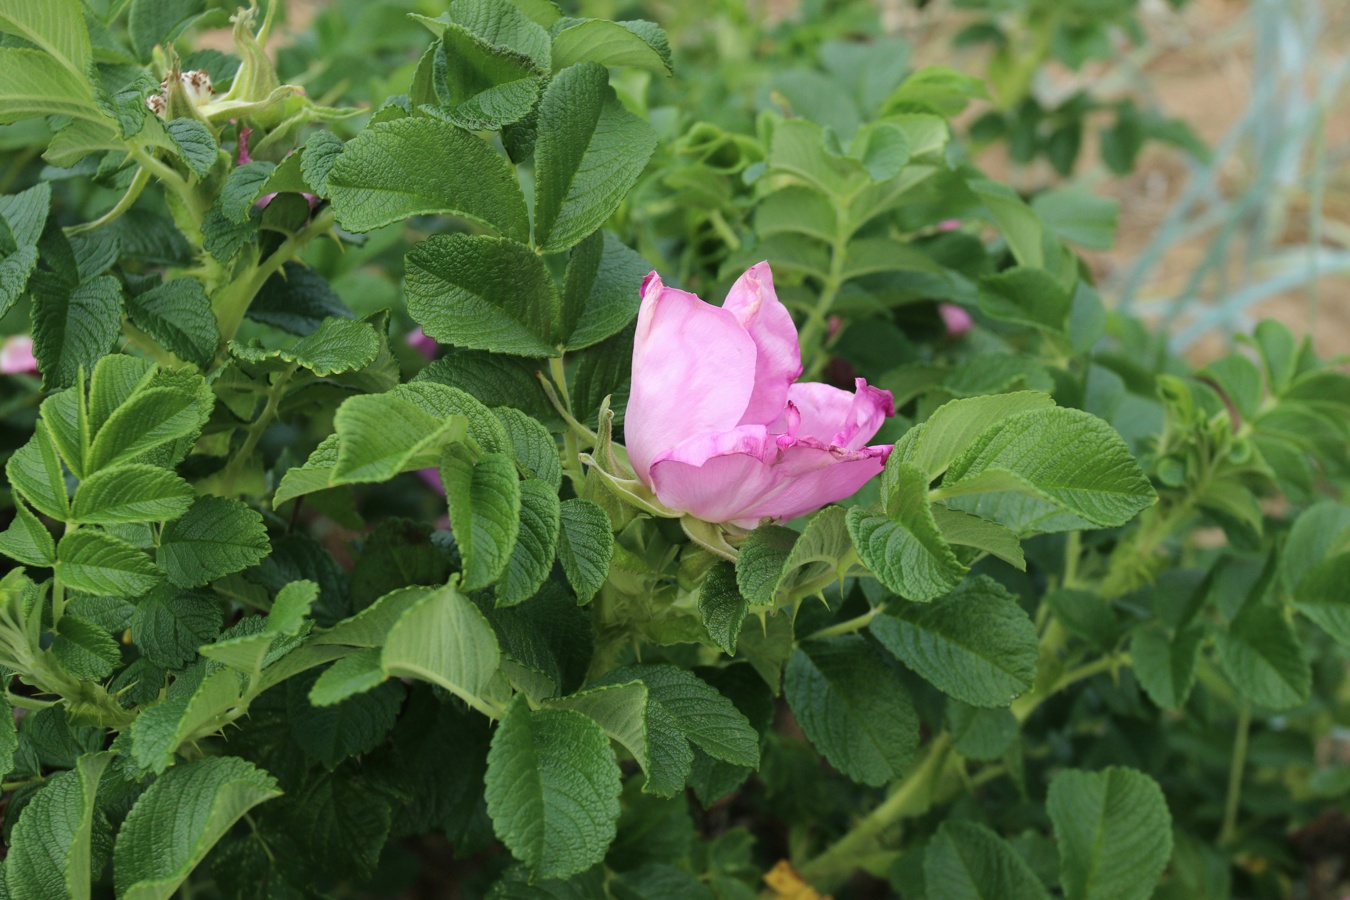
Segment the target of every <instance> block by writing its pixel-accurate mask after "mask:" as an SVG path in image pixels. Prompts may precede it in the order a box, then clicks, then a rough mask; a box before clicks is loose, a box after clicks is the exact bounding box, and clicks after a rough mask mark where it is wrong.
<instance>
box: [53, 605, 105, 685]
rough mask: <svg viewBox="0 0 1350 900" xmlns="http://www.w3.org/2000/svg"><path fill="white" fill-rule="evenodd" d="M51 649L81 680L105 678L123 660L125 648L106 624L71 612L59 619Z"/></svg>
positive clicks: (64, 667)
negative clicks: (94, 621)
mask: <svg viewBox="0 0 1350 900" xmlns="http://www.w3.org/2000/svg"><path fill="white" fill-rule="evenodd" d="M51 653H52V655H53V656H55V657H56V661H57V662H59V663H60V664H61V668H62V669H65V670H66V672H67V673H69V674H71V675H73V676H75V677H76V678H79V679H80V680H82V681H102V680H103V679H105V678H107V677H108V676H109V675H111V674H112V671H113V669H114V668H115V667H116V666H118V665H120V664H121V662H122V648H121V646H120V645H119V644H118V643H117V641H116V640H115V639H114V638H113V636H112V635H110V634H109V633H108V632H107V630H106V629H105V628H103V627H102V626H101V625H96V624H94V623H93V622H89V621H87V620H85V619H81V618H80V617H79V616H76V615H72V614H71V613H69V612H68V613H66V614H65V615H64V616H62V617H61V621H60V622H57V623H56V639H55V640H54V641H52V646H51Z"/></svg>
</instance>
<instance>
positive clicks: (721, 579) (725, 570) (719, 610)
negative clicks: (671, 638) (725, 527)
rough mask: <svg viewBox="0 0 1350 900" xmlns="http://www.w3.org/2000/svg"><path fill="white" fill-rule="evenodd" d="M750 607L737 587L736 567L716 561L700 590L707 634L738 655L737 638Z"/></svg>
mask: <svg viewBox="0 0 1350 900" xmlns="http://www.w3.org/2000/svg"><path fill="white" fill-rule="evenodd" d="M748 609H749V606H748V604H747V603H746V602H745V598H744V597H742V596H741V592H740V589H739V588H738V587H737V586H736V567H735V566H733V565H732V564H731V563H729V562H726V561H724V560H719V561H718V562H715V563H713V567H712V568H711V569H709V570H708V574H707V575H706V576H704V578H703V585H702V586H701V587H700V588H699V590H698V614H699V617H700V618H702V619H703V627H704V628H706V629H708V634H710V635H712V639H713V640H714V641H716V642H717V646H719V647H721V648H722V651H723V652H724V653H726V654H728V655H731V656H734V655H735V654H736V639H737V638H738V637H740V634H741V625H742V624H743V623H744V622H745V614H746V612H747V611H748Z"/></svg>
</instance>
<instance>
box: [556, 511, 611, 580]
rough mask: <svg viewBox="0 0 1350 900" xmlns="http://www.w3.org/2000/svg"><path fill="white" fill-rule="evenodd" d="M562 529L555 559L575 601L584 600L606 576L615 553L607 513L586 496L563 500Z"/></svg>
mask: <svg viewBox="0 0 1350 900" xmlns="http://www.w3.org/2000/svg"><path fill="white" fill-rule="evenodd" d="M561 513H562V532H561V534H559V535H558V561H559V562H561V563H562V567H563V572H564V573H566V575H567V583H568V584H570V585H572V590H573V591H575V592H576V595H577V602H578V603H580V604H583V605H584V604H587V603H590V602H591V599H592V598H594V597H595V595H596V594H597V593H599V591H600V588H601V586H602V585H604V583H605V579H606V578H608V577H609V564H610V560H611V559H612V558H613V556H614V532H613V531H612V530H611V528H610V521H609V515H608V514H607V513H606V512H605V511H604V510H603V509H601V508H600V507H599V506H598V505H597V504H595V503H592V502H591V501H589V500H582V499H579V498H576V497H574V498H572V499H569V500H564V501H563V503H562V510H561Z"/></svg>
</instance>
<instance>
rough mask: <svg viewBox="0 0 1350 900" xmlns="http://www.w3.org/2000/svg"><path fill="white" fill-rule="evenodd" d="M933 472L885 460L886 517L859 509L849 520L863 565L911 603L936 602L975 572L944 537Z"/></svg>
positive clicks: (852, 512)
mask: <svg viewBox="0 0 1350 900" xmlns="http://www.w3.org/2000/svg"><path fill="white" fill-rule="evenodd" d="M928 481H929V478H928V474H927V473H926V472H924V471H923V470H921V469H919V468H918V467H916V466H913V465H910V464H909V463H905V462H895V463H892V462H891V461H890V460H887V462H886V469H885V471H884V473H883V474H882V502H883V504H884V506H885V509H886V515H878V514H876V513H870V512H868V511H867V509H866V508H864V507H861V506H854V507H852V508H850V509H849V511H848V518H847V520H846V522H847V525H848V533H849V535H850V537H852V538H853V545H854V546H855V547H856V548H857V549H858V555H859V556H860V557H862V561H863V562H864V563H865V564H866V565H867V567H868V568H869V569H871V570H872V574H873V575H875V576H876V578H877V580H878V581H880V582H881V583H882V584H884V585H886V587H888V588H890V589H891V590H893V591H895V592H896V593H897V594H899V595H900V596H902V597H905V598H907V599H909V600H919V601H924V600H932V599H933V598H934V597H940V596H942V595H943V594H945V593H947V592H948V591H950V590H951V589H952V588H954V587H956V586H957V585H958V584H960V583H961V579H962V578H964V577H965V575H966V573H967V572H969V571H970V569H969V567H967V566H966V565H964V564H963V563H962V562H961V561H960V560H958V559H957V558H956V554H955V553H954V552H953V551H952V548H951V547H950V546H949V545H948V544H947V542H946V540H944V539H943V537H942V531H941V530H940V529H939V528H938V524H937V521H936V520H935V519H934V517H933V510H932V507H931V506H930V505H929V502H928Z"/></svg>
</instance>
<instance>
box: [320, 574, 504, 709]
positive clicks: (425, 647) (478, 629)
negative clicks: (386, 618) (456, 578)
mask: <svg viewBox="0 0 1350 900" xmlns="http://www.w3.org/2000/svg"><path fill="white" fill-rule="evenodd" d="M409 599H411V598H409ZM382 602H383V601H382ZM400 605H401V604H400ZM377 606H379V604H377ZM375 609H376V607H371V608H370V609H369V610H367V611H366V613H367V614H369V613H372V611H373V610H375ZM363 615H365V614H363ZM374 618H376V616H375V615H373V614H372V615H369V616H367V624H371V622H370V620H372V619H374ZM356 619H358V620H359V619H361V616H357V617H356ZM336 630H337V629H335V632H336ZM348 630H349V631H351V630H353V629H351V628H350V627H349V629H348ZM380 661H381V664H382V665H383V666H384V672H385V674H386V675H389V676H408V677H412V678H420V679H422V680H423V681H429V682H431V683H432V684H438V685H440V686H441V687H443V688H445V689H446V690H447V691H450V692H451V693H452V694H455V695H456V696H458V697H460V698H462V699H463V700H465V701H466V702H468V703H470V704H475V703H478V702H479V700H478V698H479V696H480V695H481V694H482V693H483V692H484V691H485V690H486V689H487V686H488V682H489V681H491V680H492V676H493V675H495V674H496V673H497V667H498V665H499V664H500V662H501V650H500V649H499V647H498V645H497V635H496V634H495V633H494V632H493V630H492V626H491V625H490V624H489V623H488V621H487V619H485V618H484V617H483V614H482V613H481V612H479V611H478V607H476V606H474V605H473V603H472V602H470V601H469V600H468V599H467V598H466V597H464V595H463V594H461V593H460V592H459V591H458V590H456V589H455V588H454V587H452V586H447V587H444V588H441V589H439V590H436V591H432V592H430V593H427V594H426V595H425V596H423V597H421V598H420V599H417V600H416V601H415V602H413V603H412V605H411V606H409V607H407V608H406V610H404V611H403V612H402V613H401V614H400V615H399V617H398V619H397V620H396V621H395V622H394V623H393V625H392V626H390V627H389V629H388V634H387V635H386V636H385V639H384V650H383V652H382V654H381V657H380Z"/></svg>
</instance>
